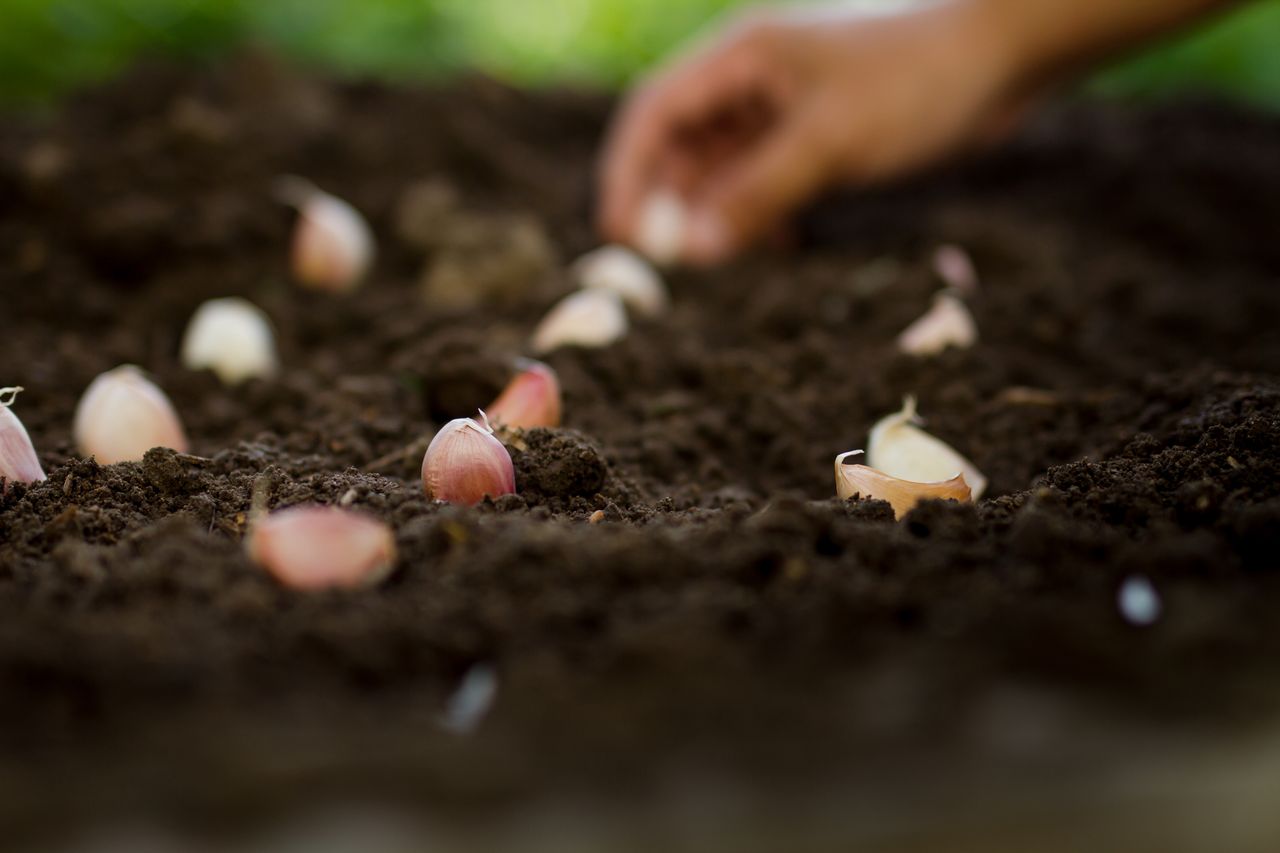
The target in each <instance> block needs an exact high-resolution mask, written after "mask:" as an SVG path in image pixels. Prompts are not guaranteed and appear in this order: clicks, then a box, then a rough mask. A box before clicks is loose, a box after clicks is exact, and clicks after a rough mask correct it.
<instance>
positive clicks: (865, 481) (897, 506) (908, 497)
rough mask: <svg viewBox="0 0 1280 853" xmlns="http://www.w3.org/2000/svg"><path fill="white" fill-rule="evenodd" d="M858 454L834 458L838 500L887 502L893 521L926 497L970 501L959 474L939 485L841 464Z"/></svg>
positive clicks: (859, 466)
mask: <svg viewBox="0 0 1280 853" xmlns="http://www.w3.org/2000/svg"><path fill="white" fill-rule="evenodd" d="M861 452H862V451H861V450H850V451H849V452H848V453H841V454H840V455H839V456H837V457H836V494H837V495H839V496H840V499H841V500H848V499H849V498H851V497H853V496H854V495H859V496H861V497H864V498H875V499H876V500H882V501H887V502H888V504H889V506H891V507H893V516H894V518H902V516H904V515H906V514H907V513H908V512H910V511H911V509H912V508H913V507H914V506H915V505H916V504H918V503H920V501H922V500H925V499H927V498H939V499H942V500H956V501H961V502H964V501H967V500H970V498H971V492H970V489H969V486H968V484H967V483H965V481H964V477H963V476H962V475H960V474H957V475H956V476H954V477H952V478H951V479H950V480H944V481H941V482H936V483H916V482H912V481H910V480H903V479H900V478H898V477H893V476H890V475H889V474H886V473H885V472H883V471H878V470H876V469H875V468H871V467H869V466H867V465H845V464H844V460H846V459H848V458H849V457H850V456H854V455H856V454H859V453H861Z"/></svg>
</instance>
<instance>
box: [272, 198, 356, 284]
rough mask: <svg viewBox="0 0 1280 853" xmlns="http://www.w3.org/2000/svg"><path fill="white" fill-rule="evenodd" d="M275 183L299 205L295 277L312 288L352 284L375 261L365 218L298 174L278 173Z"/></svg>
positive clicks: (294, 266) (293, 267)
mask: <svg viewBox="0 0 1280 853" xmlns="http://www.w3.org/2000/svg"><path fill="white" fill-rule="evenodd" d="M276 189H277V194H278V195H279V196H280V198H281V199H282V200H283V201H285V202H286V203H287V204H291V205H293V207H295V208H296V209H297V211H298V222H297V224H296V225H295V226H294V231H293V248H292V257H291V263H292V269H293V276H294V278H295V279H297V280H298V282H299V283H300V284H302V285H304V286H306V287H310V288H312V289H315V290H324V291H328V292H330V293H346V292H348V291H350V290H353V289H354V288H355V287H356V286H357V285H359V284H360V281H361V279H362V278H364V275H365V273H366V272H368V270H369V266H370V265H371V264H372V263H373V254H374V239H373V231H372V229H370V228H369V223H368V222H366V221H365V218H364V217H363V216H361V215H360V212H359V211H358V210H356V209H355V208H354V207H352V206H351V205H350V204H348V203H347V202H345V201H343V200H342V199H340V198H338V197H337V196H334V195H330V194H329V193H327V192H325V191H323V190H321V189H319V188H318V187H316V186H314V185H312V184H311V183H310V182H308V181H305V180H303V179H301V178H294V177H286V178H281V179H280V181H279V182H278V183H277V187H276Z"/></svg>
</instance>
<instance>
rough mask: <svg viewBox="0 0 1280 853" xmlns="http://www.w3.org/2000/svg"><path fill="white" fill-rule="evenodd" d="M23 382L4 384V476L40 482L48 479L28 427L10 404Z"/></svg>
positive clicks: (0, 441)
mask: <svg viewBox="0 0 1280 853" xmlns="http://www.w3.org/2000/svg"><path fill="white" fill-rule="evenodd" d="M21 390H22V388H21V386H19V387H14V388H0V477H2V478H4V481H5V484H6V487H7V485H8V484H9V483H37V482H39V481H41V480H43V479H45V475H44V469H43V468H41V467H40V460H39V458H37V457H36V449H35V446H34V445H32V444H31V436H29V435H27V428H26V427H24V426H23V425H22V421H20V420H18V416H17V415H15V414H14V413H13V411H12V410H11V409H10V406H12V405H13V400H14V398H15V397H17V396H18V392H19V391H21Z"/></svg>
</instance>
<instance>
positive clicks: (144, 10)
mask: <svg viewBox="0 0 1280 853" xmlns="http://www.w3.org/2000/svg"><path fill="white" fill-rule="evenodd" d="M735 5H738V3H737V2H736V0H0V106H35V105H40V104H47V103H49V102H50V101H51V99H53V98H56V97H57V96H58V95H59V94H61V93H63V92H66V91H68V90H69V89H72V88H74V87H76V86H78V85H82V84H84V83H86V82H91V81H94V80H99V79H102V78H104V77H107V76H109V75H111V74H113V73H115V72H117V71H118V70H119V69H120V68H122V67H123V66H125V65H127V64H128V63H129V62H130V61H132V60H134V59H135V58H137V57H141V56H151V55H168V56H175V55H176V56H181V57H189V58H193V59H207V58H211V57H216V56H218V55H219V54H222V53H225V52H226V51H228V50H231V49H234V48H235V47H237V46H239V45H243V44H246V43H249V44H256V45H262V46H266V47H268V48H270V49H272V50H274V51H276V52H279V53H281V54H283V55H285V56H287V57H291V58H293V59H295V60H297V61H300V62H302V63H305V64H308V65H311V66H315V67H318V68H323V69H327V70H331V71H335V72H339V73H345V74H353V75H375V76H378V77H382V78H389V79H417V78H422V77H424V76H430V75H434V74H439V73H441V72H448V71H450V70H455V69H458V68H463V67H472V68H476V67H478V68H480V69H483V70H485V71H487V72H489V73H492V74H495V75H497V76H499V77H502V78H504V79H508V80H512V81H517V82H523V83H531V84H543V83H554V82H564V81H572V82H589V83H594V84H597V85H609V86H613V85H619V84H622V83H625V82H626V81H627V80H628V79H629V78H631V77H632V76H633V75H635V74H636V73H637V72H638V71H639V70H641V69H643V68H644V67H645V66H647V65H648V64H650V63H651V62H653V61H654V60H655V59H657V58H659V57H660V56H662V55H663V54H664V53H665V52H666V51H668V50H669V49H670V48H672V47H673V46H674V45H675V44H677V43H679V42H680V41H681V40H683V39H685V38H686V37H688V36H689V35H690V34H691V33H693V32H695V31H697V30H698V29H699V28H701V27H702V26H704V25H705V24H706V23H707V22H708V21H709V20H711V19H713V18H714V17H715V16H716V15H717V14H719V13H720V12H722V11H723V10H725V9H726V8H729V7H732V6H735ZM1089 86H1090V88H1092V89H1094V90H1096V91H1100V92H1103V93H1105V94H1109V95H1117V96H1137V97H1152V96H1160V95H1165V94H1168V93H1171V92H1184V91H1187V90H1195V91H1205V90H1207V91H1212V92H1214V93H1221V94H1225V95H1227V96H1229V97H1233V98H1238V99H1243V100H1247V101H1250V102H1253V103H1257V104H1262V105H1266V106H1269V107H1272V108H1276V107H1280V0H1259V2H1256V3H1255V4H1253V5H1252V6H1250V7H1248V8H1245V9H1243V10H1241V11H1240V12H1237V13H1236V14H1234V15H1232V16H1230V17H1229V18H1227V19H1225V20H1222V21H1219V22H1217V23H1216V24H1214V25H1213V26H1211V27H1208V28H1205V29H1203V30H1201V31H1200V32H1198V33H1196V34H1194V35H1192V36H1190V37H1188V38H1183V39H1181V40H1178V41H1175V42H1173V43H1171V44H1166V45H1164V46H1161V47H1160V48H1158V49H1155V50H1153V51H1150V52H1148V53H1147V54H1145V55H1143V56H1139V57H1137V58H1135V59H1133V60H1130V61H1128V62H1126V63H1124V64H1123V65H1121V66H1119V67H1117V68H1114V69H1111V70H1108V71H1107V72H1105V73H1103V74H1101V75H1099V76H1098V77H1097V78H1096V79H1095V80H1093V81H1092V82H1091V83H1090V84H1089Z"/></svg>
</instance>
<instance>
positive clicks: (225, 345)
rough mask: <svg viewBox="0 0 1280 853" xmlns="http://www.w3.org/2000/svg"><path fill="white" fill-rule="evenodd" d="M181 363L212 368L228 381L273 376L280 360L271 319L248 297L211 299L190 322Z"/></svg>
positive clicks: (229, 383) (197, 367)
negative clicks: (247, 298)
mask: <svg viewBox="0 0 1280 853" xmlns="http://www.w3.org/2000/svg"><path fill="white" fill-rule="evenodd" d="M182 364H183V366H184V367H186V368H187V369H188V370H204V369H205V368H209V369H211V370H212V371H213V372H214V373H216V374H218V378H219V379H221V380H222V381H223V382H224V383H225V384H227V385H236V384H238V383H240V382H243V381H244V380H246V379H254V378H265V377H268V376H272V375H274V374H275V372H276V371H277V370H278V369H279V367H280V362H279V360H278V359H277V358H276V342H275V335H274V334H273V333H272V331H271V322H270V321H269V320H268V319H267V315H266V314H265V313H264V312H263V311H262V310H261V309H260V308H258V307H257V306H256V305H254V304H253V303H251V302H249V301H248V300H245V299H240V298H238V297H234V296H233V297H228V298H226V299H210V300H209V301H208V302H205V303H204V304H202V305H201V306H200V307H199V308H197V309H196V312H195V314H193V315H192V316H191V322H190V323H188V324H187V331H186V334H185V335H184V336H183V338H182Z"/></svg>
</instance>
